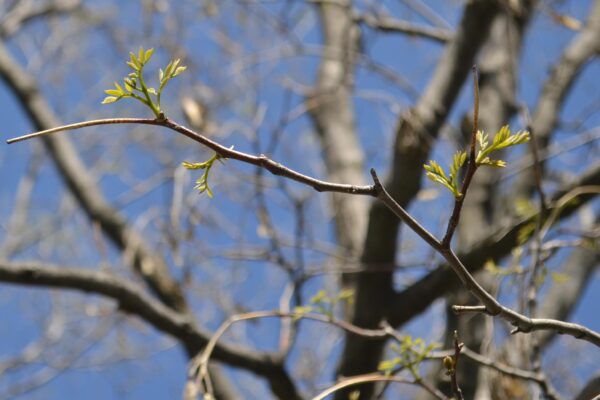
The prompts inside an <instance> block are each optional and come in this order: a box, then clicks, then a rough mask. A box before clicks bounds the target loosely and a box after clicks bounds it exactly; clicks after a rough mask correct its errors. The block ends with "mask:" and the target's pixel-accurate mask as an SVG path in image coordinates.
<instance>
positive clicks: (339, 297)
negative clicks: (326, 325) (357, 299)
mask: <svg viewBox="0 0 600 400" xmlns="http://www.w3.org/2000/svg"><path fill="white" fill-rule="evenodd" d="M353 302H354V291H353V290H350V289H344V290H341V291H340V292H339V293H338V294H336V295H335V296H329V295H328V294H327V292H326V291H325V290H319V292H318V293H317V294H315V295H314V296H313V297H311V299H310V305H306V306H299V307H296V308H294V313H295V314H296V319H298V318H301V317H302V315H304V314H307V313H309V312H316V313H319V314H323V315H326V316H327V317H328V318H329V319H333V317H334V312H335V309H336V306H337V305H338V304H340V303H347V304H352V303H353Z"/></svg>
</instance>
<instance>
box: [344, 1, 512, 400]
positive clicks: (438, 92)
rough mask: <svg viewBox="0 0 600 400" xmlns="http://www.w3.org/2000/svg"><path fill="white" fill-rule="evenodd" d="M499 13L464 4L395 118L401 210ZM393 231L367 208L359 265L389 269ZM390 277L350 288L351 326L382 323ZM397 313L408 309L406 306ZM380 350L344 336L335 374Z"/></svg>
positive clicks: (396, 193)
mask: <svg viewBox="0 0 600 400" xmlns="http://www.w3.org/2000/svg"><path fill="white" fill-rule="evenodd" d="M499 10H500V9H499V7H498V3H497V2H495V1H480V0H476V1H471V2H468V3H467V4H466V5H465V8H464V11H463V15H462V19H461V21H460V23H459V25H458V26H457V28H456V31H455V34H454V36H453V38H452V40H450V41H449V42H448V44H447V46H446V48H445V50H444V52H443V54H442V56H441V58H440V60H439V62H438V64H437V67H436V69H435V71H434V74H433V76H432V78H431V80H430V81H429V83H428V85H427V87H426V88H425V91H424V93H423V95H422V96H421V97H420V98H419V100H418V101H417V103H416V104H415V106H414V107H413V108H412V109H410V110H408V111H406V112H405V113H403V115H401V116H400V118H399V122H398V127H397V129H396V133H395V144H394V147H393V162H392V164H391V165H390V169H389V171H390V172H389V176H388V178H387V179H386V187H387V188H389V190H390V194H391V196H392V197H393V198H394V199H395V200H396V201H397V202H398V203H399V204H400V205H402V206H403V207H407V206H408V204H409V203H410V202H411V201H412V199H413V198H414V196H415V195H416V194H417V192H418V191H419V189H420V187H421V178H422V175H423V168H422V165H423V164H424V162H425V161H426V158H427V156H428V155H429V150H430V149H431V147H432V145H433V143H434V141H435V139H436V138H437V135H438V133H439V130H440V128H441V126H442V125H443V123H444V121H445V120H446V118H447V116H448V114H449V113H450V110H451V108H452V106H453V104H454V102H455V100H456V98H457V97H458V94H459V92H460V89H461V87H462V85H463V83H464V81H465V79H466V77H467V76H468V74H469V71H470V69H471V66H472V65H473V64H474V61H475V56H476V54H477V52H478V51H479V49H480V47H481V45H482V44H483V43H484V41H485V38H486V36H487V35H488V33H489V28H490V25H491V21H492V20H493V19H494V17H495V16H496V15H497V13H498V12H499ZM399 226H400V221H399V220H398V219H397V218H395V217H394V214H393V213H392V212H391V211H390V210H389V209H388V208H387V207H386V206H384V205H383V204H381V203H373V205H372V206H371V210H370V212H369V222H368V225H367V231H366V238H365V243H364V248H363V253H362V262H363V263H364V264H365V265H366V266H367V267H369V266H373V267H381V266H388V265H394V263H395V257H396V254H397V243H398V231H399ZM392 274H393V272H391V271H390V272H387V273H379V274H370V275H365V276H362V277H361V279H360V280H359V281H358V286H357V289H356V301H355V306H354V317H353V323H354V324H356V325H360V326H365V327H373V326H376V325H377V324H379V322H380V321H381V320H382V319H386V318H387V317H386V315H387V314H388V313H389V312H390V311H391V310H390V307H391V306H392V307H393V306H394V305H395V304H397V303H394V301H393V300H394V295H395V293H394V288H393V281H394V280H393V276H392ZM405 304H409V303H405ZM399 308H406V309H408V308H412V305H411V307H399ZM383 345H384V343H383V342H380V343H373V342H366V341H364V340H363V339H362V338H360V337H356V336H352V335H347V336H346V340H345V343H344V350H343V353H342V358H341V360H340V363H339V366H338V371H337V372H338V374H340V375H343V376H352V375H358V374H363V373H367V372H370V371H373V370H374V369H375V368H376V367H377V363H378V362H379V359H380V358H381V355H382V351H383ZM360 391H361V398H365V399H366V398H369V396H370V394H371V391H372V385H366V386H365V385H362V386H361V387H360ZM347 395H348V393H347V392H345V391H341V392H337V393H336V399H345V398H347Z"/></svg>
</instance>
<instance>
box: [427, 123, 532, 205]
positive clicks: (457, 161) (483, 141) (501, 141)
mask: <svg viewBox="0 0 600 400" xmlns="http://www.w3.org/2000/svg"><path fill="white" fill-rule="evenodd" d="M476 137H477V144H478V147H479V149H478V151H477V156H476V157H475V165H476V167H479V166H482V165H487V166H490V167H497V168H503V167H505V166H506V162H505V161H503V160H492V159H490V158H489V154H491V153H492V152H494V151H497V150H502V149H504V148H507V147H510V146H515V145H517V144H521V143H526V142H528V141H529V132H526V131H521V132H518V133H517V134H515V135H511V134H510V129H509V127H508V125H505V126H503V127H502V128H500V130H499V131H498V133H496V136H494V140H493V141H492V144H491V145H490V143H489V138H488V135H487V134H486V133H484V132H482V131H478V132H477V135H476ZM466 160H467V152H466V151H458V152H456V153H455V154H454V159H453V162H452V165H451V166H450V176H449V177H448V176H447V175H446V173H445V172H444V169H443V168H442V167H441V166H440V164H438V163H437V162H436V161H435V160H430V161H429V164H425V165H424V167H425V170H426V171H427V172H426V173H425V175H426V176H427V177H428V178H429V179H431V180H432V181H434V182H437V183H439V184H441V185H443V186H445V187H446V188H448V190H450V191H451V192H452V194H453V195H454V197H456V198H458V197H461V196H462V193H461V192H460V189H459V188H458V171H459V170H460V168H461V167H462V166H463V165H464V164H465V161H466Z"/></svg>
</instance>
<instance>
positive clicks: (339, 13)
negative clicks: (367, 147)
mask: <svg viewBox="0 0 600 400" xmlns="http://www.w3.org/2000/svg"><path fill="white" fill-rule="evenodd" d="M317 9H318V14H319V21H320V27H321V31H322V36H323V39H322V40H323V51H322V55H321V62H320V65H319V73H318V79H317V82H316V84H315V87H314V89H313V90H312V92H311V94H310V96H308V97H307V99H306V104H307V108H308V110H309V113H310V117H311V119H312V121H313V123H314V127H315V130H316V133H317V135H318V137H319V138H320V141H321V147H322V151H323V158H324V161H325V166H326V168H327V177H328V179H330V180H333V181H338V182H354V183H358V184H364V183H365V182H366V178H365V176H364V153H363V149H362V146H361V144H360V139H359V137H358V132H357V129H356V122H355V116H354V105H353V99H352V95H353V90H354V67H355V63H356V61H357V57H358V56H359V55H360V51H359V44H360V43H359V41H360V30H359V28H358V26H357V25H356V24H355V22H354V19H353V11H352V2H351V1H350V0H343V1H339V2H337V3H335V4H333V3H327V2H323V3H320V4H318V6H317ZM331 204H332V206H331V208H332V211H333V215H334V222H335V233H336V238H337V242H338V244H339V245H340V247H341V248H342V249H343V251H344V252H346V255H349V256H352V257H357V255H358V253H359V252H360V248H361V246H362V243H363V240H364V233H365V229H366V225H367V212H368V211H367V210H368V200H367V199H365V198H360V197H356V196H350V197H349V196H341V195H338V194H335V193H334V194H333V195H332V196H331ZM343 280H344V284H345V285H347V284H349V281H348V276H346V275H344V276H343Z"/></svg>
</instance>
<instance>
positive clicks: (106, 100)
mask: <svg viewBox="0 0 600 400" xmlns="http://www.w3.org/2000/svg"><path fill="white" fill-rule="evenodd" d="M117 100H119V98H118V97H115V96H106V97H105V98H104V100H102V104H110V103H114V102H115V101H117Z"/></svg>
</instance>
